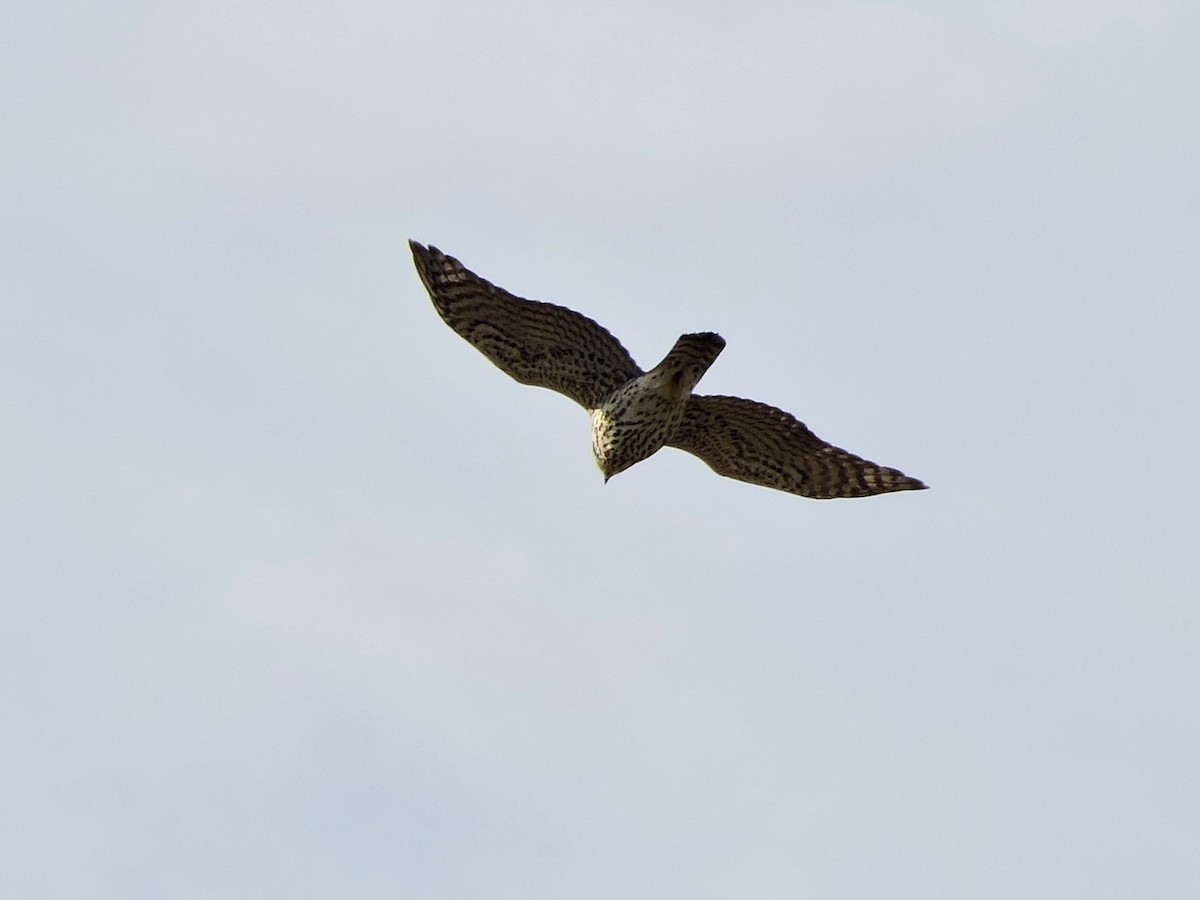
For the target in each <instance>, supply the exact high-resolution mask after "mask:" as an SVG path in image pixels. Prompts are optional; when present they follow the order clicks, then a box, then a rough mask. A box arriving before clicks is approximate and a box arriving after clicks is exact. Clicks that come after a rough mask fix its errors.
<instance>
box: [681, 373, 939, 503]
mask: <svg viewBox="0 0 1200 900" xmlns="http://www.w3.org/2000/svg"><path fill="white" fill-rule="evenodd" d="M667 446H669V447H678V448H679V449H680V450H686V451H687V452H688V453H693V454H695V455H696V456H698V457H700V458H701V459H702V460H704V461H705V462H706V463H708V465H709V467H710V468H711V469H712V470H713V471H714V472H716V473H717V474H718V475H726V476H728V477H730V478H736V479H737V480H738V481H748V482H750V483H751V484H761V485H765V486H767V487H770V488H777V489H778V490H781V491H788V492H790V493H792V494H800V495H801V496H803V497H812V498H813V499H815V500H830V499H833V498H835V497H869V496H870V495H872V494H886V493H888V492H889V491H916V490H921V489H922V488H924V487H925V485H924V484H922V483H921V482H920V481H918V480H917V479H915V478H909V477H908V476H907V475H905V474H904V473H903V472H898V471H896V470H895V469H889V468H886V467H884V466H877V465H875V463H873V462H868V461H867V460H865V459H860V458H859V457H857V456H855V455H854V454H853V453H847V452H846V451H845V450H842V449H840V448H838V447H834V446H833V445H832V444H828V443H826V442H825V441H823V440H821V439H820V438H819V437H817V436H816V435H815V434H813V433H812V432H811V431H809V430H808V429H807V428H806V427H805V426H804V423H803V422H800V421H798V420H797V419H796V418H795V417H794V416H792V415H789V414H788V413H785V412H784V411H783V410H781V409H776V408H775V407H773V406H768V405H767V404H765V403H756V402H755V401H753V400H743V399H741V398H740V397H701V396H695V395H693V396H692V397H691V398H690V399H689V400H688V402H687V406H686V407H685V408H684V414H683V420H682V422H681V423H680V425H679V428H678V430H677V431H676V432H675V435H674V436H673V437H672V438H671V439H670V440H669V441H667Z"/></svg>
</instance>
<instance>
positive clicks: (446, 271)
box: [408, 241, 642, 409]
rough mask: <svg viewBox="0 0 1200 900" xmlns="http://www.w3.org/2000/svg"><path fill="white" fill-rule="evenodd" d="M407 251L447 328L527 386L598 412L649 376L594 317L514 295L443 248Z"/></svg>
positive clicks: (414, 246)
mask: <svg viewBox="0 0 1200 900" xmlns="http://www.w3.org/2000/svg"><path fill="white" fill-rule="evenodd" d="M408 245H409V247H411V248H412V255H413V262H414V263H416V266H417V272H418V273H420V275H421V280H422V281H423V282H425V287H426V288H427V289H428V291H429V296H430V297H431V298H432V299H433V305H434V306H436V307H437V311H438V313H440V314H441V317H442V319H444V320H445V322H446V324H447V325H449V326H450V327H451V328H453V329H454V330H455V331H457V332H458V333H459V334H460V335H462V336H463V337H464V338H466V339H467V340H468V341H470V342H471V343H472V344H474V345H475V347H476V348H477V349H478V350H479V351H480V352H481V353H483V355H484V356H486V357H487V358H488V359H490V360H491V361H492V362H494V363H495V364H496V365H497V366H499V367H500V368H501V369H503V370H504V371H505V372H507V373H508V374H509V375H511V376H512V377H513V378H515V379H516V380H517V381H519V382H521V383H522V384H532V385H536V386H537V387H545V388H550V389H551V390H555V391H558V392H559V393H561V394H566V395H567V396H568V397H570V398H571V399H572V400H574V401H575V402H576V403H579V404H580V405H582V406H584V407H586V408H587V409H596V408H597V407H599V406H600V404H601V402H602V401H603V400H604V398H605V397H607V396H608V395H609V394H610V393H612V392H613V391H614V390H616V389H617V388H618V387H620V386H621V385H623V384H625V382H627V381H629V380H630V379H632V378H636V377H637V376H639V375H641V374H642V370H641V369H639V368H638V367H637V363H635V362H634V361H633V357H632V356H630V355H629V351H628V350H626V349H625V348H624V347H622V346H621V342H620V341H618V340H617V339H616V338H615V337H613V336H612V335H611V334H609V333H608V331H607V330H605V329H604V328H603V327H602V326H601V325H599V324H597V323H596V322H593V321H592V320H591V319H589V318H588V317H587V316H584V315H581V314H579V313H577V312H574V311H572V310H569V309H566V308H565V307H562V306H555V305H554V304H552V303H538V302H537V301H534V300H524V299H522V298H521V297H515V296H513V295H512V294H510V293H508V291H505V290H503V289H502V288H498V287H496V286H495V285H494V284H492V283H491V282H489V281H485V280H484V279H482V278H480V277H479V276H478V275H476V274H475V273H474V272H472V271H470V270H469V269H467V268H465V267H464V266H463V264H462V263H460V262H459V261H458V260H457V259H455V258H454V257H453V256H447V255H446V254H445V253H442V251H440V250H438V249H437V248H436V247H423V246H421V245H420V244H418V243H417V242H416V241H409V242H408Z"/></svg>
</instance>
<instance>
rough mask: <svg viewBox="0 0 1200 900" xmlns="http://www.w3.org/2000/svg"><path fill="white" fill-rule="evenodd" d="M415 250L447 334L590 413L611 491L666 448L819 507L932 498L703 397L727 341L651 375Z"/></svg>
mask: <svg viewBox="0 0 1200 900" xmlns="http://www.w3.org/2000/svg"><path fill="white" fill-rule="evenodd" d="M408 243H409V246H410V247H411V248H412V255H413V262H414V263H415V264H416V267H417V272H418V273H419V274H420V276H421V281H423V282H424V283H425V287H426V288H427V289H428V291H429V296H430V297H431V298H432V300H433V305H434V306H435V307H436V308H437V311H438V313H439V314H440V315H441V317H442V319H443V320H444V321H445V322H446V324H447V325H449V326H450V327H451V328H453V329H454V330H455V331H456V332H458V334H460V335H461V336H462V337H464V338H466V339H467V341H469V342H470V343H471V344H473V345H474V346H475V348H476V349H477V350H479V352H481V353H482V354H483V355H484V356H486V357H487V358H488V359H490V360H491V361H492V362H493V363H495V364H496V365H497V366H498V367H499V368H500V369H502V370H503V371H505V372H507V373H508V374H509V375H511V376H512V377H513V378H515V379H516V380H517V381H519V382H521V383H522V384H531V385H536V386H538V387H545V388H550V389H551V390H555V391H558V392H559V393H561V394H566V395H567V396H568V397H570V398H571V399H572V400H574V401H575V402H576V403H578V404H579V405H581V406H582V407H583V408H584V409H586V410H587V411H588V412H589V413H590V414H591V417H592V454H593V455H594V457H595V459H596V464H597V465H598V466H599V467H600V471H601V472H602V473H604V480H605V481H608V479H609V478H611V477H612V476H613V475H616V474H617V473H618V472H623V471H624V470H625V469H628V468H629V467H630V466H632V465H633V464H634V463H638V462H641V461H642V460H643V459H646V458H647V457H649V456H652V455H653V454H655V453H657V452H658V451H659V450H660V449H662V448H663V447H677V448H678V449H680V450H686V451H687V452H688V453H691V454H694V455H695V456H698V457H700V459H702V460H704V462H706V463H707V464H708V465H709V467H710V468H711V469H712V470H713V471H714V472H716V473H717V474H718V475H725V476H728V477H729V478H735V479H737V480H738V481H746V482H749V483H750V484H759V485H764V486H765V487H769V488H775V489H777V490H781V491H788V492H789V493H792V494H799V495H800V496H802V497H811V498H813V499H816V500H830V499H834V498H838V497H869V496H871V495H872V494H886V493H889V492H891V491H915V490H922V489H923V488H924V487H925V485H924V484H923V483H922V482H920V481H918V480H917V479H916V478H910V477H909V476H907V475H905V474H904V473H903V472H900V471H897V470H896V469H889V468H887V467H886V466H879V465H876V464H875V463H873V462H869V461H867V460H865V459H862V458H860V457H858V456H855V455H854V454H853V453H847V452H846V451H845V450H842V449H840V448H838V447H834V446H833V445H832V444H829V443H826V442H825V441H823V440H821V439H820V438H819V437H817V436H816V435H815V434H813V433H812V432H811V431H809V430H808V428H806V427H805V426H804V423H802V422H800V421H799V420H797V419H796V418H795V417H794V416H792V415H790V414H788V413H786V412H784V411H783V410H781V409H776V408H775V407H773V406H768V405H767V404H765V403H757V402H755V401H754V400H743V399H742V398H740V397H720V396H702V395H700V394H693V393H692V390H693V389H694V388H695V387H696V384H697V382H699V381H700V377H701V376H702V375H703V374H704V373H705V372H706V371H708V367H709V366H711V365H712V364H713V362H714V361H715V360H716V358H717V355H718V354H719V353H720V352H721V350H723V349H724V347H725V340H724V339H723V338H722V337H721V336H720V335H718V334H713V333H712V332H702V333H699V334H685V335H683V336H682V337H680V338H679V340H677V341H676V342H675V346H674V347H672V348H671V351H670V352H669V353H668V354H667V355H666V357H665V358H664V359H663V361H662V362H660V363H659V364H658V365H657V366H655V367H654V368H653V369H651V370H650V371H649V372H643V371H642V370H641V369H640V368H638V365H637V363H635V362H634V361H633V357H632V356H630V355H629V351H628V350H626V349H625V348H624V347H622V346H621V342H620V341H618V340H617V339H616V338H615V337H613V336H612V335H611V334H609V332H608V331H607V330H606V329H605V328H604V327H602V326H601V325H599V324H598V323H596V322H594V321H592V320H591V319H589V318H588V317H587V316H585V315H582V314H581V313H577V312H574V311H573V310H570V309H567V308H565V307H562V306H555V305H554V304H552V303H540V302H537V301H535V300H525V299H523V298H521V297H517V296H514V295H513V294H510V293H508V291H505V290H503V289H502V288H498V287H496V286H495V285H494V284H492V283H491V282H489V281H486V280H484V279H483V278H480V277H479V276H478V275H476V274H475V273H474V272H472V271H470V270H469V269H467V268H466V267H465V266H463V264H462V263H460V262H459V261H458V260H457V259H455V258H454V257H452V256H447V255H446V254H445V253H442V251H440V250H438V249H437V248H436V247H433V246H429V247H424V246H422V245H421V244H418V243H417V242H416V241H409V242H408Z"/></svg>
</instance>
